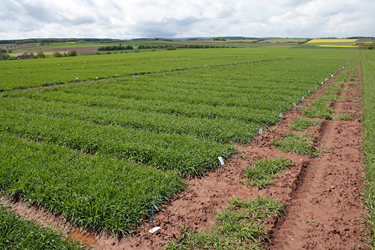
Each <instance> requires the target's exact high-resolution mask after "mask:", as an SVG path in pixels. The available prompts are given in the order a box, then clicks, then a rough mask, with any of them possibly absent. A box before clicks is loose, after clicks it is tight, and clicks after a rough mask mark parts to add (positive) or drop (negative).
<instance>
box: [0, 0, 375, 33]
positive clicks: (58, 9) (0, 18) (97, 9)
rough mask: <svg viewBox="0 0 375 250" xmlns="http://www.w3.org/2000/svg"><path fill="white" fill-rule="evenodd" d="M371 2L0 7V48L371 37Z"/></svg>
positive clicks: (43, 2)
mask: <svg viewBox="0 0 375 250" xmlns="http://www.w3.org/2000/svg"><path fill="white" fill-rule="evenodd" d="M374 23H375V1H374V0H273V1H267V0H263V1H262V0H232V1H228V0H189V1H183V0H142V1H140V0H116V1H115V0H0V40H5V39H21V38H48V37H59V38H67V37H77V38H82V37H85V38H86V37H87V38H91V37H93V38H120V39H127V38H140V37H163V38H178V37H212V36H246V37H311V38H314V37H349V36H375V25H374Z"/></svg>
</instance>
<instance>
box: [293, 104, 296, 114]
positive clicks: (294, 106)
mask: <svg viewBox="0 0 375 250" xmlns="http://www.w3.org/2000/svg"><path fill="white" fill-rule="evenodd" d="M295 110H296V103H295V102H293V115H294V111H295Z"/></svg>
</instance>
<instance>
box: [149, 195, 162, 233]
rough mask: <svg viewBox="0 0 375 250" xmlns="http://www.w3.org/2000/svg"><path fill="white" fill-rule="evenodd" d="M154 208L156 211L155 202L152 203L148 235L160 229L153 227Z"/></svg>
mask: <svg viewBox="0 0 375 250" xmlns="http://www.w3.org/2000/svg"><path fill="white" fill-rule="evenodd" d="M154 208H156V209H157V207H156V206H155V201H153V202H152V214H151V229H150V230H149V232H150V233H155V232H156V231H158V230H159V229H160V227H153V224H154Z"/></svg>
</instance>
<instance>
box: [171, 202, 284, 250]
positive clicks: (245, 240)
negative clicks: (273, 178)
mask: <svg viewBox="0 0 375 250" xmlns="http://www.w3.org/2000/svg"><path fill="white" fill-rule="evenodd" d="M283 210H284V205H283V204H282V203H281V202H279V201H276V200H272V199H269V198H262V197H258V198H256V199H250V200H239V199H234V200H232V201H229V206H228V208H227V209H226V210H225V211H223V212H221V213H220V214H218V215H217V216H216V218H215V225H214V226H213V227H212V229H211V230H210V231H208V232H203V231H193V229H192V228H191V227H185V228H183V229H182V236H181V238H180V239H179V240H177V241H170V242H169V244H168V245H167V247H166V248H167V249H169V250H177V249H181V250H185V249H186V250H187V249H217V250H219V249H222V250H224V249H229V250H230V249H233V250H240V249H259V248H261V246H262V244H263V243H264V242H266V241H267V240H268V236H267V230H266V228H265V226H264V225H265V224H266V222H267V219H269V218H271V217H274V216H279V215H280V213H281V212H282V211H283Z"/></svg>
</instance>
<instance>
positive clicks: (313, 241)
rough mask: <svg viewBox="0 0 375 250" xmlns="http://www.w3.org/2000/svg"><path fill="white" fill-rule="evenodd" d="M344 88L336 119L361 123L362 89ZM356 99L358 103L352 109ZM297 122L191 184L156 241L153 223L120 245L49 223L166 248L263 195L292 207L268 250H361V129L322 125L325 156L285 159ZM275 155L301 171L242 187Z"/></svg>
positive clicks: (132, 245)
mask: <svg viewBox="0 0 375 250" xmlns="http://www.w3.org/2000/svg"><path fill="white" fill-rule="evenodd" d="M330 84H332V80H330V81H329V82H328V83H327V84H325V85H324V86H323V88H320V89H318V93H317V94H315V95H319V94H321V93H322V92H323V91H324V89H325V88H326V87H327V86H329V85H330ZM344 87H345V88H350V89H352V90H351V91H350V92H342V93H340V95H342V96H351V97H352V98H346V99H345V102H344V103H332V107H333V108H334V109H335V111H336V112H338V111H350V110H354V113H355V117H354V118H357V117H360V116H361V115H362V111H361V105H360V104H359V103H360V101H361V99H360V98H361V89H360V85H351V86H344ZM315 95H313V96H311V98H306V99H305V100H306V102H305V105H306V104H307V105H309V103H311V102H312V101H313V100H314V98H315ZM353 97H356V101H359V103H356V102H353V100H354V99H353ZM299 106H301V105H299ZM298 117H303V115H302V114H301V112H300V111H299V109H297V111H296V112H295V114H293V112H291V111H289V112H287V113H286V114H284V115H283V119H282V123H281V126H278V125H275V126H272V127H269V128H268V129H266V130H265V131H264V133H263V138H262V140H261V142H260V144H258V140H254V141H253V142H252V143H250V144H248V145H238V149H239V153H238V154H236V155H234V156H233V157H232V158H231V159H229V160H228V161H227V162H226V163H225V165H224V166H223V167H222V168H221V170H220V171H219V170H216V171H211V172H209V173H207V174H206V175H205V176H204V177H201V178H190V179H189V180H188V184H189V187H188V189H187V190H185V191H184V192H182V193H181V194H179V195H178V196H177V197H175V198H174V200H172V201H171V203H170V204H168V205H163V206H162V207H161V208H159V209H160V210H161V211H159V212H157V213H156V215H155V217H154V226H159V227H160V230H158V231H157V232H155V233H153V234H151V233H149V232H148V230H149V229H150V224H149V223H146V224H144V225H141V227H140V229H139V231H138V232H137V233H135V234H134V235H132V236H127V237H122V238H120V239H118V238H116V237H109V236H100V237H93V236H92V235H86V234H85V235H84V233H81V236H79V234H80V233H79V230H78V229H71V228H70V227H69V226H66V225H65V224H64V223H63V222H62V221H61V219H59V218H56V217H53V219H52V220H50V221H47V223H46V224H52V225H54V227H56V228H60V230H63V231H64V232H66V233H67V234H68V235H70V236H72V237H77V236H78V237H79V238H81V239H82V240H83V241H85V242H87V243H89V244H91V245H92V247H94V249H162V245H163V244H166V242H167V240H172V239H178V238H179V237H180V235H181V234H180V231H179V230H180V228H181V226H191V227H194V228H196V229H198V230H208V229H210V228H211V226H212V225H213V223H214V216H215V215H216V214H217V213H218V212H219V211H222V210H223V209H224V208H225V207H226V206H227V201H228V200H230V199H232V198H233V197H240V198H245V199H248V198H251V197H256V196H258V195H261V196H269V197H273V198H276V199H278V200H280V201H282V202H283V203H284V204H285V205H286V212H285V214H284V216H283V218H282V219H281V220H279V221H277V220H275V221H274V222H273V223H271V224H270V225H268V229H269V230H270V235H271V240H272V243H270V244H269V245H268V246H267V247H268V248H270V249H362V248H363V247H364V246H365V243H364V242H362V237H363V235H364V234H365V231H364V230H363V228H364V225H363V223H362V219H363V217H364V207H363V201H362V199H361V196H360V193H361V191H362V184H361V183H362V180H363V179H362V178H363V172H362V160H363V155H362V153H361V149H362V137H361V133H362V129H361V123H360V122H358V121H357V120H353V121H340V120H333V121H322V126H321V127H320V128H318V127H310V128H309V129H308V130H307V131H309V132H313V133H314V134H315V135H317V137H318V141H320V142H321V145H319V144H318V143H317V145H319V149H320V151H321V152H322V156H321V157H318V158H311V157H308V156H303V155H298V154H293V153H284V152H281V151H279V150H278V149H277V148H275V147H274V146H272V144H271V142H272V141H274V140H276V139H279V138H282V137H283V134H284V133H286V132H289V131H290V128H289V127H290V125H291V124H292V123H293V121H294V120H295V119H296V118H298ZM263 129H264V128H263ZM305 132H306V131H304V133H305ZM274 156H284V157H287V158H289V159H291V160H292V161H293V163H294V167H290V168H287V169H285V170H284V171H283V172H281V173H280V174H278V175H277V176H276V178H275V181H274V185H272V186H270V187H269V188H266V189H262V190H257V189H256V188H253V187H247V186H245V185H243V184H241V182H242V181H244V180H245V175H244V173H243V169H245V168H246V167H247V166H248V165H250V164H251V163H252V162H254V161H255V160H257V159H259V158H265V157H266V158H270V157H274ZM12 205H13V206H15V207H17V206H23V208H22V209H19V210H17V211H18V212H19V213H21V214H25V213H28V214H29V215H30V216H31V217H34V218H35V217H36V219H37V220H38V221H42V223H43V221H44V218H38V216H39V215H38V213H39V214H44V213H43V212H40V211H39V212H38V210H36V209H35V208H32V207H31V208H28V207H26V206H24V205H22V204H19V203H16V204H14V203H13V204H12ZM41 217H43V216H41ZM44 217H46V215H45V214H44Z"/></svg>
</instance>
